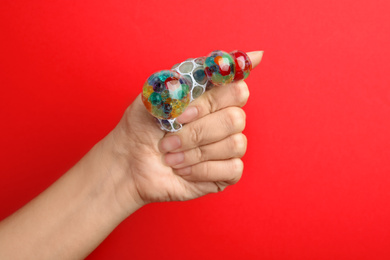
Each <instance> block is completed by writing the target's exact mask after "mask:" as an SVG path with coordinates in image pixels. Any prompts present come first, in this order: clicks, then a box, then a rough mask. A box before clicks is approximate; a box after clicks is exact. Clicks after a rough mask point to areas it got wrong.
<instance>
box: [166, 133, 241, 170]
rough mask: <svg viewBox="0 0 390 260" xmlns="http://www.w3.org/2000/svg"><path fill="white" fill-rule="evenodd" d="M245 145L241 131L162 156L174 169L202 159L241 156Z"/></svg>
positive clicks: (224, 158)
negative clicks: (220, 139)
mask: <svg viewBox="0 0 390 260" xmlns="http://www.w3.org/2000/svg"><path fill="white" fill-rule="evenodd" d="M246 147H247V139H246V137H245V135H243V134H242V133H238V134H234V135H231V136H229V137H227V138H225V139H223V140H222V141H219V142H216V143H212V144H208V145H204V146H200V147H196V148H193V149H190V150H187V151H184V152H178V153H168V154H166V155H165V156H164V161H165V164H166V165H168V166H171V167H172V168H174V169H180V168H184V167H187V166H191V165H195V164H198V163H200V162H204V161H216V160H226V159H230V158H241V157H242V156H244V154H245V152H246Z"/></svg>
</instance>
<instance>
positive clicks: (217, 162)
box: [0, 52, 263, 259]
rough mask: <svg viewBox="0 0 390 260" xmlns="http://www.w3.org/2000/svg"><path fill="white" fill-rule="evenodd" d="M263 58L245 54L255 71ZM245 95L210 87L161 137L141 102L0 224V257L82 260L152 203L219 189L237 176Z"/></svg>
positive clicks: (237, 87)
mask: <svg viewBox="0 0 390 260" xmlns="http://www.w3.org/2000/svg"><path fill="white" fill-rule="evenodd" d="M262 54H263V52H251V53H248V55H249V57H250V59H251V61H252V64H253V68H254V67H256V66H257V65H258V64H259V63H260V61H261V58H262ZM248 97H249V90H248V86H247V85H246V83H245V82H244V81H240V82H236V83H232V84H228V85H225V86H221V87H218V86H215V87H214V88H212V89H211V90H210V91H207V92H205V93H204V94H203V95H202V96H200V97H199V98H198V99H197V100H195V101H194V102H192V103H191V104H190V106H189V107H188V108H187V110H186V111H185V112H184V113H183V114H182V115H181V116H180V117H179V118H178V119H177V120H178V122H180V123H184V124H185V125H184V126H183V128H182V130H181V131H179V132H177V133H168V134H166V133H164V132H162V131H161V130H160V129H159V128H158V127H157V126H156V124H155V122H154V119H153V117H152V116H151V115H150V114H149V113H148V112H147V111H146V109H145V108H144V106H143V104H142V101H141V97H140V96H138V97H137V98H136V99H135V101H134V102H133V103H132V104H131V105H130V106H129V107H128V108H127V109H126V111H125V113H124V115H123V117H122V119H121V120H120V122H119V123H118V125H117V126H116V127H115V128H114V129H113V130H112V131H111V132H110V133H109V134H108V135H107V136H106V137H105V138H104V139H102V140H101V141H100V142H98V143H97V144H96V145H95V146H94V147H93V148H92V149H91V150H90V151H89V152H88V153H87V154H86V155H85V156H84V157H83V158H82V159H81V160H80V161H79V162H78V163H77V164H76V165H75V166H73V167H72V168H71V169H70V170H69V171H68V172H66V173H65V174H64V175H63V176H62V177H61V178H60V179H58V180H57V181H56V182H55V183H54V184H53V185H51V186H50V187H49V188H48V189H47V190H45V191H44V192H43V193H41V194H40V195H39V196H38V197H36V198H34V199H33V200H32V201H31V202H29V203H28V204H27V205H25V206H24V207H23V208H21V209H19V210H18V211H17V212H15V213H14V214H12V215H11V216H9V217H8V218H6V219H4V220H3V221H2V222H0V259H82V258H85V257H86V256H87V255H88V254H89V253H91V252H92V251H93V250H94V249H95V248H96V247H97V246H98V245H99V244H100V243H101V242H102V241H103V240H104V239H105V238H106V237H107V236H108V235H109V234H110V232H111V231H112V230H113V229H114V228H115V227H116V226H117V225H119V224H120V222H122V221H123V220H124V219H125V218H127V217H128V216H129V215H131V214H132V213H133V212H135V211H136V210H137V209H139V208H140V207H142V206H144V205H146V204H148V203H152V202H164V201H184V200H190V199H195V198H198V197H200V196H203V195H206V194H208V193H215V192H220V191H223V190H224V189H225V188H226V187H228V186H229V185H232V184H235V183H236V182H237V181H238V180H239V179H240V178H241V175H242V172H243V163H242V161H241V159H240V158H241V157H242V156H243V155H244V154H245V151H246V144H247V140H246V137H245V136H244V135H243V134H242V131H243V130H244V127H245V113H244V111H243V110H242V109H241V107H242V106H244V105H245V103H246V102H247V100H248Z"/></svg>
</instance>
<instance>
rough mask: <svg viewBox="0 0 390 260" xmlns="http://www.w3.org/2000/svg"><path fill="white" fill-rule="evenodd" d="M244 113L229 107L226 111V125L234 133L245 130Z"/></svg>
mask: <svg viewBox="0 0 390 260" xmlns="http://www.w3.org/2000/svg"><path fill="white" fill-rule="evenodd" d="M245 118H246V115H245V112H244V110H242V109H241V108H238V107H231V108H229V109H227V117H226V119H227V120H228V122H227V124H228V126H230V128H232V129H234V130H235V131H238V132H241V131H243V130H244V128H245Z"/></svg>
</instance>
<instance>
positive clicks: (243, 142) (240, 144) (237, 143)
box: [232, 133, 247, 157]
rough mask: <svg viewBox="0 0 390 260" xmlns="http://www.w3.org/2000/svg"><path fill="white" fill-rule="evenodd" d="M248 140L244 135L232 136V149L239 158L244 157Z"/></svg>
mask: <svg viewBox="0 0 390 260" xmlns="http://www.w3.org/2000/svg"><path fill="white" fill-rule="evenodd" d="M246 146H247V139H246V136H245V135H244V134H242V133H239V134H235V135H233V136H232V149H233V151H234V152H235V155H236V156H237V157H242V156H244V154H245V152H246Z"/></svg>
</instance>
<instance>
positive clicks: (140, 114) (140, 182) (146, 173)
mask: <svg viewBox="0 0 390 260" xmlns="http://www.w3.org/2000/svg"><path fill="white" fill-rule="evenodd" d="M139 100H140V99H138V98H137V100H136V101H135V102H134V103H133V105H132V107H131V108H130V110H129V111H128V112H129V113H127V115H126V114H125V117H124V120H123V121H124V122H123V123H125V125H126V128H127V130H126V131H127V132H129V133H130V138H131V139H132V140H131V143H133V144H136V147H133V148H132V149H131V150H130V152H131V155H130V156H129V158H132V159H133V160H132V162H131V169H129V176H130V177H131V183H133V184H134V185H135V187H136V189H137V191H138V194H139V195H140V197H141V198H142V199H143V201H144V202H146V203H149V202H157V201H175V200H189V199H194V198H197V197H200V196H203V195H205V194H207V193H210V192H215V191H218V186H217V185H216V184H215V183H214V182H191V181H187V180H185V179H184V178H183V177H181V176H178V175H176V174H175V173H174V171H173V169H172V168H171V167H169V166H166V165H164V164H163V162H162V155H163V154H162V153H161V152H160V151H159V149H158V143H159V141H160V140H161V139H162V138H163V137H164V135H165V133H164V132H162V131H161V130H160V129H158V127H157V126H156V125H155V124H154V122H153V120H150V119H151V118H149V117H150V115H149V114H148V113H147V112H146V110H145V109H144V108H143V106H142V104H139V103H140V102H139ZM129 120H131V121H129ZM134 159H135V160H134Z"/></svg>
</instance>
